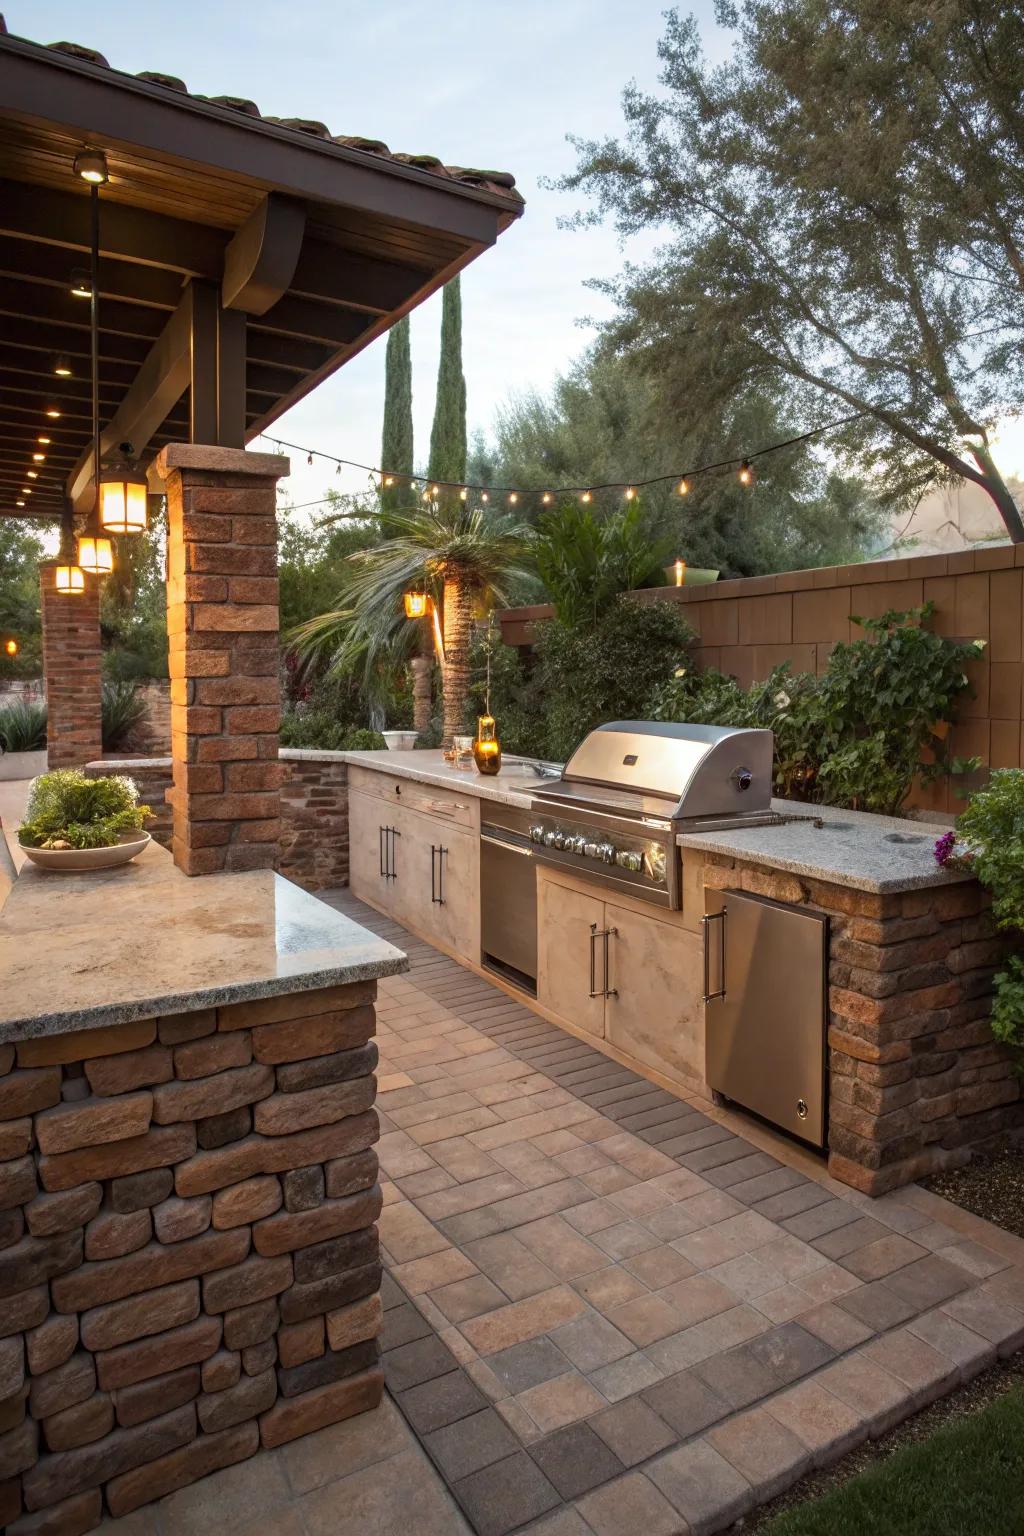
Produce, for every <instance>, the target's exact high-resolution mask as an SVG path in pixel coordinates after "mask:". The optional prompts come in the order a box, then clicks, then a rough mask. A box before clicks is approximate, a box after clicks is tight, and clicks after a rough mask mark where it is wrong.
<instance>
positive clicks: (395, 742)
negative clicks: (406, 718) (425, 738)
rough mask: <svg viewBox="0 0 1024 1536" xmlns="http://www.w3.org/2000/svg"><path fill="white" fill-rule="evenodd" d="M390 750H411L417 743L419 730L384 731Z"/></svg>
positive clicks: (382, 733)
mask: <svg viewBox="0 0 1024 1536" xmlns="http://www.w3.org/2000/svg"><path fill="white" fill-rule="evenodd" d="M381 735H382V736H383V737H384V740H385V741H386V742H387V745H388V751H389V752H411V751H412V749H413V747H414V746H415V745H416V737H417V736H418V735H419V732H418V731H382V732H381Z"/></svg>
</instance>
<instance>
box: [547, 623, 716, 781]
mask: <svg viewBox="0 0 1024 1536" xmlns="http://www.w3.org/2000/svg"><path fill="white" fill-rule="evenodd" d="M693 639H694V636H693V631H692V630H691V629H690V626H689V625H688V624H687V622H686V620H685V619H684V618H683V616H682V614H681V613H680V611H679V609H678V607H677V606H676V605H675V604H674V603H665V602H655V603H639V602H637V601H636V600H635V599H633V598H629V597H618V598H616V600H615V601H614V603H613V604H612V606H611V607H610V608H609V609H608V610H607V612H606V613H605V614H604V615H603V616H602V617H601V618H600V619H599V620H598V622H597V623H596V624H592V625H587V626H585V627H580V628H571V627H570V626H569V625H566V624H563V623H561V622H560V621H559V620H558V619H552V620H549V621H548V622H547V623H545V624H543V625H541V626H540V629H539V632H538V636H537V642H536V647H535V649H536V669H537V687H538V693H539V697H540V700H541V703H542V708H543V725H544V744H545V745H544V751H543V754H542V755H543V756H545V757H548V758H551V759H552V760H554V761H556V762H564V761H565V759H566V758H567V757H568V756H569V755H570V754H571V753H572V752H573V751H574V750H575V748H576V747H577V746H579V744H580V742H581V741H582V740H583V738H584V736H586V735H587V733H588V732H589V731H592V730H593V729H594V727H595V726H597V725H601V724H603V723H604V722H606V721H608V720H637V719H643V718H645V717H646V715H647V714H648V705H649V702H650V699H651V696H652V695H653V693H654V692H655V690H656V689H657V687H658V686H659V685H660V684H662V683H664V682H665V681H667V680H668V679H669V678H671V677H672V674H673V673H674V671H675V670H676V668H677V667H679V666H681V665H683V664H684V663H685V661H686V659H687V655H688V652H689V650H690V648H691V647H692V645H693Z"/></svg>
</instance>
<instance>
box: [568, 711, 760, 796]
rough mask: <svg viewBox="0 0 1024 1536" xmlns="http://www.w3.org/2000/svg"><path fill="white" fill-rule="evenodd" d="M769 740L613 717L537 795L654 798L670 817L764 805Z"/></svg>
mask: <svg viewBox="0 0 1024 1536" xmlns="http://www.w3.org/2000/svg"><path fill="white" fill-rule="evenodd" d="M772 743H773V736H772V732H771V731H767V730H749V729H746V728H742V727H733V726H722V725H686V724H682V725H679V724H675V723H671V722H663V721H658V720H613V721H610V722H609V723H608V724H607V725H600V726H598V727H597V729H596V730H594V731H591V733H590V735H589V736H587V737H586V738H585V740H584V741H582V742H581V743H580V745H579V746H578V747H577V748H576V751H575V752H574V753H573V754H572V756H571V757H570V759H569V761H568V762H567V763H566V765H565V768H564V769H563V771H562V777H561V780H560V781H559V784H558V785H557V786H552V788H551V790H549V791H548V792H547V794H545V796H544V798H548V796H549V795H550V796H552V797H560V796H566V797H568V796H570V795H571V796H572V797H573V798H578V799H581V800H585V801H593V802H597V801H598V800H603V801H605V802H606V803H615V802H617V803H619V804H622V803H623V802H624V801H625V800H626V799H629V800H635V801H636V802H643V804H644V809H645V810H648V809H654V806H653V805H652V802H656V803H657V809H658V811H659V812H660V814H661V815H662V816H666V817H669V818H671V819H672V820H676V819H679V818H682V817H693V816H728V815H747V814H750V813H751V812H755V811H767V810H768V809H769V808H770V805H771V796H772Z"/></svg>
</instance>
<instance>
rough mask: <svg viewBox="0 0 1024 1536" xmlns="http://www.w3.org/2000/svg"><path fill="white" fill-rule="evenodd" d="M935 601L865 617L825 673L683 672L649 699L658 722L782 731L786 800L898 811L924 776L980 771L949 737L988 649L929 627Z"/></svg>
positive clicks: (779, 754) (780, 772)
mask: <svg viewBox="0 0 1024 1536" xmlns="http://www.w3.org/2000/svg"><path fill="white" fill-rule="evenodd" d="M932 612H933V605H932V604H930V603H927V604H925V605H924V607H921V608H911V609H908V610H907V611H906V612H902V613H901V612H897V611H895V610H893V611H891V612H889V613H884V614H882V616H881V617H880V618H878V619H857V620H856V621H855V622H856V623H859V624H860V626H861V628H862V629H864V630H865V631H866V634H867V636H868V638H867V639H864V640H855V641H853V642H852V643H851V644H842V643H841V644H838V645H836V646H835V647H834V649H833V651H832V654H831V656H830V657H829V663H828V666H827V668H826V669H825V671H824V672H823V673H822V675H821V676H820V677H813V676H811V675H810V674H808V673H791V672H790V671H789V667H788V665H783V666H781V667H777V668H775V670H774V671H773V672H772V673H771V674H770V675H769V677H768V678H767V679H766V680H765V681H764V682H763V683H755V684H754V685H753V687H751V688H747V689H744V688H741V687H740V686H739V684H738V683H737V682H736V681H735V679H733V678H729V677H724V676H723V675H722V673H720V672H715V671H713V670H710V669H709V670H708V671H706V672H697V671H695V670H691V669H686V670H681V671H679V672H677V674H676V675H675V676H674V677H673V678H672V679H670V680H669V681H668V682H666V683H664V684H663V685H662V686H661V687H660V688H659V689H658V690H657V691H656V693H655V695H654V697H653V699H652V701H651V713H652V716H653V718H654V719H657V720H688V721H691V722H694V723H700V722H703V723H706V724H711V725H737V726H765V727H767V728H768V729H769V730H771V731H773V732H774V733H775V788H776V792H777V793H778V794H780V795H783V796H786V797H787V798H793V799H798V800H812V801H816V802H818V803H821V804H825V805H845V806H849V807H850V808H851V809H853V810H862V811H876V812H881V813H883V814H885V815H896V814H898V812H899V809H900V807H901V806H902V804H903V802H904V801H905V800H906V798H907V796H908V795H909V793H910V791H911V789H912V788H913V786H914V782H915V780H918V781H919V782H921V783H930V782H931V781H932V780H934V779H936V778H939V777H940V776H942V775H946V774H960V773H964V772H966V771H969V770H971V769H973V768H975V767H977V761H976V759H973V758H972V759H964V760H960V759H956V758H953V757H951V756H950V755H949V752H948V748H947V743H946V734H947V727H948V725H949V723H950V722H951V721H952V720H953V719H954V718H955V715H956V709H957V704H958V702H959V700H960V698H961V697H962V696H963V695H964V694H965V693H967V692H969V690H970V680H969V678H968V676H967V673H966V671H965V670H964V669H965V666H966V664H967V663H968V662H969V661H974V660H976V659H977V658H978V657H979V656H980V655H981V653H982V649H983V645H982V642H981V641H972V642H970V643H967V644H964V643H962V642H960V641H955V640H947V639H946V638H945V637H944V636H942V635H936V634H933V633H932V631H931V630H929V629H927V628H925V627H924V626H925V621H926V620H927V619H929V618H930V617H931V615H932Z"/></svg>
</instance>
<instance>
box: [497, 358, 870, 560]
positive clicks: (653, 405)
mask: <svg viewBox="0 0 1024 1536" xmlns="http://www.w3.org/2000/svg"><path fill="white" fill-rule="evenodd" d="M791 435H794V429H793V427H792V425H791V421H790V420H789V419H787V418H786V417H784V416H783V414H782V410H781V406H780V404H779V402H778V401H777V399H776V398H774V396H773V394H772V392H771V391H770V389H769V387H768V386H767V384H762V385H761V386H759V387H758V388H757V389H754V388H753V387H751V389H749V390H748V391H746V392H743V393H740V394H739V395H738V396H736V397H735V398H731V399H728V400H723V401H720V402H718V404H717V405H716V406H715V408H714V410H713V411H711V412H709V413H708V414H698V413H696V412H694V413H690V412H689V411H688V409H687V407H686V403H685V402H682V401H679V400H678V399H676V398H675V396H674V395H673V394H671V392H669V391H667V390H666V389H665V387H664V384H663V381H662V380H660V379H658V378H657V377H655V376H653V375H651V374H649V373H648V372H647V370H646V368H645V367H644V360H643V358H633V357H630V356H619V355H616V354H614V353H613V352H612V351H610V350H609V349H608V348H602V349H599V350H598V351H597V352H596V353H594V354H591V355H589V356H587V357H585V358H583V359H582V360H581V361H580V362H578V363H577V364H576V365H575V366H574V367H573V368H572V369H571V370H570V371H569V372H568V373H567V374H565V375H564V376H562V377H561V378H559V379H558V380H556V382H555V386H554V388H553V390H552V392H551V394H550V396H549V397H547V398H544V397H542V396H540V395H537V394H529V395H524V396H520V397H519V398H517V399H515V400H513V401H511V402H510V403H509V404H508V405H506V406H505V407H504V408H503V409H502V410H501V411H500V412H499V413H498V417H497V421H496V428H495V439H496V441H495V445H494V448H493V449H491V448H489V446H488V445H487V444H486V443H485V442H481V441H480V440H479V439H477V440H476V441H475V442H474V445H473V461H472V470H471V473H470V476H469V478H470V479H472V480H475V481H481V482H491V483H493V482H494V481H495V480H498V481H503V482H505V483H508V484H512V485H521V486H526V487H532V488H535V489H536V490H537V491H543V489H544V488H545V487H546V486H551V485H586V484H588V483H590V484H598V485H600V484H614V485H615V486H616V489H615V490H614V491H613V492H608V493H603V492H595V494H594V502H593V505H594V507H595V508H596V509H597V511H598V512H599V513H601V514H603V515H606V516H607V515H610V514H611V513H613V512H615V511H618V510H619V509H620V508H621V507H622V487H623V485H624V484H625V483H626V482H627V481H628V479H629V478H630V477H631V476H634V475H637V474H638V472H639V473H642V475H643V477H644V478H645V479H646V478H649V477H653V476H656V475H666V476H671V475H673V474H677V473H678V472H679V471H680V470H681V469H683V468H686V467H689V466H696V465H700V464H708V463H716V462H718V461H720V460H723V459H730V458H736V459H739V458H741V457H742V456H743V455H744V454H745V453H748V452H750V451H752V450H753V449H755V448H757V447H761V446H764V445H767V444H769V443H772V442H778V441H780V440H782V439H785V438H786V437H788V436H791ZM640 497H641V499H642V502H643V505H644V508H645V512H646V516H647V522H648V526H649V528H650V529H651V530H652V534H653V535H654V537H655V538H656V539H659V538H661V537H664V538H665V539H666V540H667V541H668V543H669V545H670V546H671V547H670V548H669V551H668V557H669V558H671V559H675V558H676V557H677V556H679V557H682V558H684V559H685V560H687V561H688V563H689V564H690V565H696V566H707V567H711V568H712V569H716V570H720V571H721V572H722V574H723V576H754V575H760V574H762V573H764V572H768V571H778V570H794V569H799V568H801V567H804V566H812V565H831V564H846V563H850V562H853V561H856V560H860V559H863V557H864V554H865V551H866V550H867V549H869V548H870V547H871V546H872V545H873V544H874V543H876V542H877V539H878V537H879V534H880V532H881V528H882V524H883V521H884V509H883V508H882V507H881V506H880V505H879V503H878V502H877V501H876V500H875V499H874V498H873V497H872V496H871V495H870V494H869V493H868V490H867V488H866V486H865V485H864V483H863V481H862V480H860V479H859V478H857V477H853V476H849V475H843V474H841V473H840V472H839V471H838V470H836V469H830V468H829V467H828V465H826V464H824V463H823V462H822V461H821V460H820V459H819V458H818V457H817V456H816V455H815V454H814V453H812V452H810V451H809V450H808V448H807V447H806V445H796V446H794V447H793V448H790V449H785V450H783V451H782V452H779V453H774V454H772V455H771V456H770V457H768V458H765V459H764V460H761V461H760V462H759V463H758V466H757V482H756V485H755V486H754V487H753V488H752V489H750V488H747V487H744V486H741V485H740V484H739V483H738V481H737V479H736V475H735V473H732V472H730V473H723V474H720V475H717V474H716V475H704V476H700V477H698V478H696V479H694V480H693V481H692V482H691V483H690V488H689V492H688V494H687V495H686V496H680V495H679V492H678V482H677V481H675V480H672V479H669V480H666V481H665V482H663V483H662V484H660V485H653V486H649V487H645V488H644V489H643V490H642V491H641V493H640ZM521 506H522V508H523V515H524V516H526V517H530V518H534V519H536V518H537V517H539V516H542V515H543V510H544V508H543V503H542V501H541V498H540V496H539V495H537V496H530V497H523V498H521Z"/></svg>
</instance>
